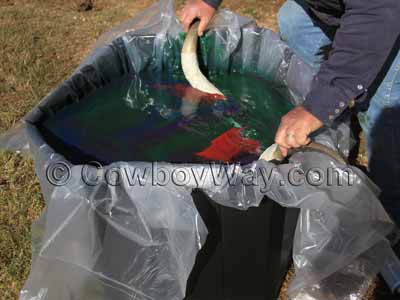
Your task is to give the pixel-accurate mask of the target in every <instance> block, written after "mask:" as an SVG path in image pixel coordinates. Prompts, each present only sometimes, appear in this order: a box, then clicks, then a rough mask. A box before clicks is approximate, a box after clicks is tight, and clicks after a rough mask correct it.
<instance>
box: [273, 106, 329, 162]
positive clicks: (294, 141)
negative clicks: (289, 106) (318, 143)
mask: <svg viewBox="0 0 400 300" xmlns="http://www.w3.org/2000/svg"><path fill="white" fill-rule="evenodd" d="M322 126H323V123H322V122H321V121H320V120H319V119H317V118H316V117H315V116H314V115H313V114H311V113H310V112H308V111H307V110H306V109H305V108H304V107H302V106H298V107H296V108H294V109H293V110H291V111H290V112H288V113H287V114H286V115H284V116H283V117H282V119H281V124H280V125H279V128H278V131H277V133H276V136H275V143H277V144H278V146H279V148H280V149H281V152H282V154H283V155H284V156H286V155H287V154H288V150H289V149H291V148H298V147H301V146H305V145H307V144H308V143H310V138H309V137H308V136H309V135H310V134H311V133H312V132H314V131H315V130H317V129H319V128H321V127H322Z"/></svg>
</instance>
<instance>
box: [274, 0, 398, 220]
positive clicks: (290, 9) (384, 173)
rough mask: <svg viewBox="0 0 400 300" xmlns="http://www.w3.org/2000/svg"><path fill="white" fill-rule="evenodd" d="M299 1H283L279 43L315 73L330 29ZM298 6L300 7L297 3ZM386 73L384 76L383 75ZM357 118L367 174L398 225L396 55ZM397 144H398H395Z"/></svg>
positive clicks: (331, 33)
mask: <svg viewBox="0 0 400 300" xmlns="http://www.w3.org/2000/svg"><path fill="white" fill-rule="evenodd" d="M300 1H301V0H298V1H297V2H296V1H294V0H287V1H286V2H285V4H284V5H283V6H282V7H281V9H280V11H279V16H278V22H279V31H280V35H281V38H282V40H284V41H286V42H287V44H288V45H289V46H290V48H291V49H292V50H293V51H294V53H296V54H297V55H298V56H299V57H301V58H302V59H303V60H304V61H305V62H307V63H308V64H309V65H310V66H312V67H313V69H314V70H315V72H318V69H319V67H320V65H321V63H322V62H323V61H324V60H325V59H326V55H327V51H329V48H330V46H331V44H332V39H333V36H334V30H333V29H332V28H326V27H325V26H324V25H322V24H317V23H316V22H315V21H313V20H312V19H311V18H310V16H309V15H308V14H307V12H306V8H303V6H302V5H301V2H300ZM299 3H300V4H299ZM385 72H386V73H385ZM383 74H384V75H381V76H380V78H378V79H377V80H376V82H377V84H376V87H373V88H372V90H373V91H372V92H371V95H369V97H368V100H366V102H365V103H363V104H362V105H360V106H364V108H362V107H361V108H360V111H359V113H358V118H359V121H360V124H361V127H362V129H363V131H364V133H365V136H366V145H367V152H368V158H369V165H368V169H369V173H370V177H371V178H372V180H373V181H374V182H375V183H376V184H377V185H378V186H379V187H380V188H381V190H382V194H381V201H382V204H383V205H384V207H385V208H386V210H387V211H388V212H389V214H391V216H392V218H393V219H394V221H395V222H396V223H397V224H398V225H400V52H399V51H397V52H396V51H394V52H393V53H392V57H391V58H390V59H388V64H387V66H386V70H384V71H383ZM398 143H399V144H398Z"/></svg>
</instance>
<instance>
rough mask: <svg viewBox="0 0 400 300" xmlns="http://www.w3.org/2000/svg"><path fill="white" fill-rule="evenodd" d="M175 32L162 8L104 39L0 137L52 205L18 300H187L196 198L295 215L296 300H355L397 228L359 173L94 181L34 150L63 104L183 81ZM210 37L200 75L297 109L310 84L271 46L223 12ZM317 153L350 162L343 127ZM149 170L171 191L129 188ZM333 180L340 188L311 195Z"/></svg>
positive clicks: (124, 168)
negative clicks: (273, 95)
mask: <svg viewBox="0 0 400 300" xmlns="http://www.w3.org/2000/svg"><path fill="white" fill-rule="evenodd" d="M180 32H181V26H180V25H179V22H178V21H177V19H176V17H175V14H174V10H173V1H170V0H166V1H160V2H157V3H156V4H154V5H153V6H151V7H150V8H148V9H147V10H145V11H143V12H142V13H141V14H139V15H138V16H137V17H135V18H133V19H132V20H131V21H128V22H127V23H124V24H122V25H121V26H119V27H116V28H115V29H113V30H112V31H111V32H110V33H108V34H105V35H103V36H102V37H101V38H100V39H99V42H98V43H97V44H96V47H95V49H94V50H93V52H92V54H91V55H90V56H89V57H88V58H87V59H86V60H85V61H84V62H83V63H82V64H81V66H80V67H79V68H78V69H77V70H76V71H75V72H74V74H73V75H72V76H71V78H70V79H68V80H67V81H66V82H64V83H63V84H62V85H60V86H59V87H58V88H57V89H55V90H54V91H53V92H52V93H50V94H49V95H48V96H47V97H46V98H45V99H43V101H42V102H41V103H39V104H38V105H37V106H36V107H35V108H33V110H32V111H31V112H30V113H29V114H28V115H27V116H26V117H25V118H24V120H23V121H22V122H21V124H20V125H19V126H18V127H17V128H14V129H11V130H10V131H9V132H7V133H6V134H5V135H3V136H2V137H0V147H1V148H2V149H8V150H12V151H21V150H24V151H28V150H29V153H30V154H31V155H32V157H33V158H34V160H35V166H36V173H37V175H38V177H39V179H40V183H41V187H42V192H43V195H44V197H45V201H46V208H45V210H44V212H43V214H42V216H41V217H40V219H39V220H37V221H36V223H35V224H34V226H33V229H32V235H33V236H32V239H33V258H32V269H31V273H30V275H29V277H28V279H27V282H26V284H25V286H24V288H23V289H22V291H21V296H20V299H21V300H44V299H46V300H47V299H51V300H52V299H57V300H58V299H60V300H64V299H65V300H72V299H139V300H141V299H143V300H144V299H146V300H147V299H149V300H150V299H151V300H174V299H176V300H180V299H183V298H184V296H185V290H186V281H187V279H188V276H189V273H190V271H191V269H192V267H193V265H194V261H195V258H196V254H197V253H198V251H199V250H200V249H201V247H202V245H203V244H204V242H205V239H206V237H207V229H206V227H205V225H204V223H203V221H202V219H201V217H200V216H199V213H198V212H197V210H196V207H195V205H194V203H193V199H192V197H191V191H192V190H193V189H194V188H200V189H202V190H203V191H205V192H206V193H207V194H208V195H209V196H210V197H211V198H212V199H213V200H214V201H215V202H217V203H219V204H221V205H224V206H229V207H234V208H237V209H241V210H245V209H248V208H249V207H253V206H258V205H259V204H260V202H261V201H262V200H263V199H266V198H269V199H272V200H273V201H276V202H278V203H279V204H281V205H283V206H285V207H297V208H300V210H301V212H300V218H299V221H298V225H297V229H296V235H295V242H294V245H293V260H294V265H295V271H296V277H295V279H294V280H293V282H292V283H291V285H290V289H289V293H290V296H291V298H292V299H296V300H297V299H299V300H300V299H304V300H305V299H316V300H319V299H321V300H322V299H323V300H331V299H332V300H339V299H340V300H342V299H343V300H347V299H348V300H350V299H351V300H357V299H360V300H361V299H362V296H363V293H364V292H365V290H366V289H367V287H368V285H369V283H370V281H371V279H372V278H373V276H374V275H375V274H376V273H377V272H378V271H379V270H380V268H381V266H382V264H383V261H384V257H386V256H387V254H388V253H391V252H390V251H391V250H390V246H389V243H388V241H387V240H386V236H387V235H388V234H389V233H390V232H391V231H392V230H393V228H394V225H393V223H392V221H391V220H390V219H389V217H388V215H387V214H386V212H385V211H384V209H383V208H382V206H381V204H380V202H379V201H378V198H377V195H378V193H379V191H378V189H377V187H376V186H375V185H374V184H373V183H372V182H371V181H370V180H369V179H368V178H367V177H366V176H365V175H364V174H363V173H362V172H361V171H360V170H358V169H357V168H355V167H351V166H341V165H338V164H337V163H336V162H335V161H333V160H332V159H330V158H329V157H327V156H325V155H323V154H321V153H315V152H299V153H296V154H294V155H293V156H292V157H291V158H290V160H289V161H288V162H287V163H284V164H280V165H275V164H273V163H269V162H265V161H256V162H254V163H252V164H250V165H247V166H239V165H200V164H193V165H173V164H169V163H163V162H159V163H146V162H116V163H114V164H112V165H109V166H103V167H102V168H98V167H96V166H95V165H94V166H89V165H87V166H84V165H73V164H72V163H70V162H69V161H68V160H67V159H65V157H63V156H62V155H61V154H59V153H56V152H55V151H54V150H53V149H52V148H51V146H50V145H48V144H46V142H45V141H44V140H43V139H42V137H41V135H40V133H39V132H38V130H37V129H36V127H35V123H36V122H38V120H40V118H41V116H42V115H43V114H44V113H55V112H56V111H57V109H58V108H59V107H60V106H62V105H63V102H66V101H79V99H80V98H81V97H82V94H84V93H89V92H90V91H91V90H93V89H94V88H96V87H99V86H102V85H104V84H107V82H109V81H110V80H111V78H113V77H116V76H121V74H124V73H126V72H135V73H139V72H140V71H141V70H143V69H145V68H152V69H154V71H155V72H156V71H157V70H160V69H163V68H170V67H172V68H177V67H179V57H178V58H177V57H175V56H173V55H172V54H171V53H172V52H173V50H174V49H172V48H173V43H171V42H170V41H171V39H179V34H180ZM206 37H208V38H209V39H210V40H212V41H213V45H214V48H212V49H214V51H209V52H208V53H202V55H203V58H202V59H203V61H205V62H206V64H207V66H208V68H210V69H213V68H214V69H217V70H222V71H227V70H228V68H230V71H239V72H244V73H245V72H250V71H251V72H255V73H257V74H258V75H260V76H262V77H264V78H266V79H268V80H270V81H272V82H274V84H275V85H276V87H277V88H278V89H280V90H281V91H282V92H283V93H286V94H287V95H288V97H290V99H291V100H292V102H293V103H295V104H298V103H301V101H302V99H304V96H305V95H306V93H307V91H308V90H309V86H310V82H311V79H312V77H313V74H312V70H311V68H309V67H308V66H307V65H306V64H305V63H304V62H302V61H301V59H299V58H298V57H296V56H295V55H294V54H293V53H292V52H291V51H290V49H289V48H288V47H287V45H285V44H284V43H283V42H282V41H280V39H279V36H278V35H277V34H275V33H274V32H272V31H270V30H267V29H264V28H259V27H257V26H256V25H255V23H254V22H253V21H251V20H250V19H247V18H244V17H241V16H238V15H236V14H234V13H232V12H230V11H227V10H222V11H220V12H219V13H218V15H217V16H216V18H215V19H214V20H213V22H212V24H211V25H210V26H209V31H208V32H207V34H206ZM217 49H218V51H217ZM134 89H135V88H134V86H133V87H132V90H133V91H130V94H132V92H134ZM314 140H316V141H318V142H320V143H323V144H325V145H326V146H329V147H331V148H332V149H336V150H338V151H340V152H341V153H343V154H344V155H347V154H348V151H349V148H350V146H351V142H350V137H349V128H348V126H347V125H346V124H339V125H338V126H337V127H335V128H331V129H324V130H322V131H321V132H319V133H318V134H317V135H316V136H314ZM154 169H156V170H157V171H156V172H158V173H157V174H159V171H160V170H162V172H164V173H165V174H176V177H175V178H172V179H174V180H172V179H171V178H170V179H171V180H169V181H163V182H162V184H160V182H158V184H155V183H154V176H150V177H146V176H139V177H138V176H136V177H135V176H134V174H136V175H138V174H139V175H140V174H141V175H143V174H145V173H146V170H153V171H154ZM49 170H50V171H51V172H53V171H54V172H56V171H60V170H61V171H65V170H67V172H63V173H62V176H58V177H57V176H55V178H56V179H57V180H58V181H57V182H51V180H49V178H50V177H51V176H49V175H54V174H55V173H54V174H53V173H51V172H50V173H49ZM177 170H179V172H178V171H177ZM293 170H295V171H296V172H295V173H293ZM328 171H329V172H331V173H334V174H336V177H334V178H333V180H332V181H331V182H328V181H326V180H322V181H321V180H319V181H318V178H320V177H321V176H322V177H324V176H325V177H326V178H327V176H328V175H327V172H328ZM164 173H163V174H164ZM107 174H108V175H109V176H110V177H107ZM110 174H111V175H110ZM121 174H130V176H121ZM216 174H217V176H216ZM293 174H295V175H296V176H297V175H304V176H308V177H307V178H308V180H303V181H302V182H301V184H298V183H299V182H298V180H300V179H301V178H303V179H304V178H305V177H304V176H300V177H296V180H295V181H296V182H295V184H294V183H293V179H294V178H291V177H290V176H291V175H293ZM105 179H107V180H105ZM131 180H134V181H135V184H132V182H131ZM60 181H62V184H59V183H60Z"/></svg>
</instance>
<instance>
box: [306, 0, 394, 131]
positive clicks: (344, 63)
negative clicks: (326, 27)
mask: <svg viewBox="0 0 400 300" xmlns="http://www.w3.org/2000/svg"><path fill="white" fill-rule="evenodd" d="M344 2H345V5H346V12H345V14H344V15H343V16H342V19H341V24H340V28H339V29H338V31H337V33H336V35H335V39H334V42H333V49H332V51H331V53H330V54H329V58H328V60H327V61H326V62H325V63H323V64H322V66H321V69H320V71H319V73H318V74H317V75H316V77H315V79H314V81H313V84H312V88H311V91H310V93H309V95H308V96H307V98H306V101H305V103H304V107H305V108H306V109H307V110H308V111H310V112H311V113H312V114H314V115H315V116H316V117H317V118H318V119H320V120H321V121H322V122H324V123H326V124H330V123H331V122H332V121H333V120H334V119H335V118H336V117H337V116H339V115H340V114H341V113H342V112H343V110H345V109H346V108H347V107H348V105H349V103H350V101H351V100H352V99H355V100H360V101H361V100H363V99H365V97H366V94H367V90H368V88H369V87H370V86H371V84H372V83H373V81H374V80H375V79H376V77H377V75H378V73H379V72H380V71H381V70H382V68H383V65H384V64H385V62H386V60H387V58H388V56H389V53H390V52H391V51H392V49H393V46H394V44H395V42H396V40H397V38H398V37H399V34H400V22H399V20H400V1H399V0H386V1H382V0H368V1H365V0H347V1H346V0H345V1H344Z"/></svg>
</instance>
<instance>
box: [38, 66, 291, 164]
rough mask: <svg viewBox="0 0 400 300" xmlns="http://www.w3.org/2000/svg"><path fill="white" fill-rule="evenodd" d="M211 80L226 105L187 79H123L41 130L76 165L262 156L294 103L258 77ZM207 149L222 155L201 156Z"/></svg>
mask: <svg viewBox="0 0 400 300" xmlns="http://www.w3.org/2000/svg"><path fill="white" fill-rule="evenodd" d="M210 80H211V81H212V82H213V83H214V84H215V85H216V86H217V87H218V88H219V89H220V90H221V91H222V92H223V93H224V94H225V95H226V96H227V99H226V100H218V99H214V98H213V97H209V95H207V94H204V93H201V92H199V91H197V90H195V89H193V88H191V87H190V86H189V85H188V83H187V82H186V81H185V80H184V79H183V78H182V75H181V74H178V75H176V74H175V75H173V76H169V75H167V74H159V75H158V78H154V75H152V76H146V75H143V76H142V77H141V78H140V79H139V78H133V77H125V78H123V79H120V80H117V81H115V82H113V83H111V84H109V85H107V86H105V87H103V88H100V89H98V90H96V91H95V92H93V93H92V94H90V95H89V96H87V97H86V98H84V99H82V101H80V102H79V103H74V104H71V105H69V106H66V107H65V108H63V109H62V110H61V111H59V112H58V113H57V114H55V115H54V116H51V117H49V118H47V119H46V120H45V121H44V122H43V123H42V124H41V126H40V128H41V131H42V133H43V134H44V136H45V137H46V139H47V140H48V142H49V143H50V145H52V146H53V147H54V148H55V149H56V150H57V151H59V152H61V153H62V154H64V155H65V156H66V157H67V158H68V159H70V160H72V161H73V162H80V163H82V162H85V161H87V160H97V161H100V162H103V163H110V162H114V161H169V162H199V161H205V160H226V161H239V162H249V161H251V160H254V159H257V158H258V155H259V153H260V152H261V150H262V149H264V148H266V147H267V146H269V145H270V144H272V143H273V140H274V135H275V132H276V129H277V127H278V125H279V122H280V118H281V116H282V115H283V114H285V113H286V112H287V111H289V110H290V109H291V107H292V106H291V104H289V102H288V101H286V100H285V99H283V98H282V96H281V95H280V94H279V93H278V92H277V91H276V90H275V89H273V88H272V87H271V85H270V84H269V83H268V82H266V81H265V80H263V79H261V78H258V77H254V76H246V75H242V74H238V73H233V74H225V75H211V77H210ZM235 128H241V130H240V138H241V140H238V136H237V133H238V132H239V131H238V130H236V131H235ZM232 130H233V131H232ZM232 134H233V137H232ZM221 136H222V138H221ZM218 137H220V138H219V139H218V141H219V142H216V143H212V141H215V139H217V138H218ZM257 145H258V146H257ZM210 147H211V148H210ZM234 148H235V150H232V149H234ZM207 149H208V150H207ZM205 150H207V153H209V154H210V153H211V154H212V153H219V155H216V158H214V159H213V158H212V157H211V158H210V157H209V156H208V157H204V156H203V157H202V156H201V155H199V154H198V153H199V152H202V151H205ZM221 155H222V156H221ZM221 157H225V159H221ZM227 157H230V158H229V159H227Z"/></svg>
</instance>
